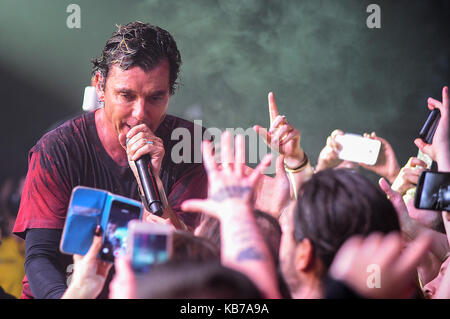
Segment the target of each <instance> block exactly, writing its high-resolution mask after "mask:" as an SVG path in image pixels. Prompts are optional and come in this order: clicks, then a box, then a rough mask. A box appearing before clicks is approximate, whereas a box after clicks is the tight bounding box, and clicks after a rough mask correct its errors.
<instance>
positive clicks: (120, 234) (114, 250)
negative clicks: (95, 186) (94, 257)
mask: <svg viewBox="0 0 450 319" xmlns="http://www.w3.org/2000/svg"><path fill="white" fill-rule="evenodd" d="M140 215H141V208H140V207H138V206H134V205H130V204H128V203H124V202H121V201H118V200H112V201H111V207H110V210H109V216H108V220H107V222H106V228H105V229H104V235H103V236H104V237H103V245H102V248H101V250H100V259H102V260H104V261H108V262H114V258H115V257H118V256H120V255H122V254H125V253H126V249H127V240H128V223H129V222H130V221H132V220H136V219H139V218H140Z"/></svg>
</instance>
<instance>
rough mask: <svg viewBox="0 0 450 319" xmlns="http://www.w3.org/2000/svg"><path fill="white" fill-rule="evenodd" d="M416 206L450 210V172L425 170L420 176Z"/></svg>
mask: <svg viewBox="0 0 450 319" xmlns="http://www.w3.org/2000/svg"><path fill="white" fill-rule="evenodd" d="M414 206H415V207H416V208H419V209H428V210H438V211H442V210H446V211H450V173H448V172H432V171H424V172H422V174H421V175H420V177H419V181H418V182H417V188H416V197H415V200H414Z"/></svg>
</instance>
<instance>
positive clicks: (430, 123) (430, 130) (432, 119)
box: [419, 109, 441, 144]
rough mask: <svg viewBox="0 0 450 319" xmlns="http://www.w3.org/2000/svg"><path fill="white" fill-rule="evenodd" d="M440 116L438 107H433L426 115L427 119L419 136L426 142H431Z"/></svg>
mask: <svg viewBox="0 0 450 319" xmlns="http://www.w3.org/2000/svg"><path fill="white" fill-rule="evenodd" d="M440 118H441V111H439V109H434V110H432V111H431V112H430V114H429V115H428V118H427V120H426V121H425V123H424V124H423V126H422V128H421V130H420V132H419V137H420V138H421V139H422V140H423V141H424V142H425V143H427V144H431V143H432V142H433V136H434V132H436V128H437V127H438V124H439V120H440Z"/></svg>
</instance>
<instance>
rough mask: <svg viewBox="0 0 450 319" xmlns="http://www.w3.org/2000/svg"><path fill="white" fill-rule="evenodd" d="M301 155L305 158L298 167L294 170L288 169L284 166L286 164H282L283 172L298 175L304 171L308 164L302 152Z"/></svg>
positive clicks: (306, 156)
mask: <svg viewBox="0 0 450 319" xmlns="http://www.w3.org/2000/svg"><path fill="white" fill-rule="evenodd" d="M303 154H304V155H305V156H304V158H303V161H302V162H301V164H300V165H299V166H297V167H295V168H290V167H288V166H287V165H286V163H284V170H285V171H286V172H289V173H298V172H301V171H302V170H304V169H305V168H306V166H307V165H308V163H309V159H308V155H306V153H305V152H303Z"/></svg>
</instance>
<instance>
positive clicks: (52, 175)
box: [13, 146, 71, 238]
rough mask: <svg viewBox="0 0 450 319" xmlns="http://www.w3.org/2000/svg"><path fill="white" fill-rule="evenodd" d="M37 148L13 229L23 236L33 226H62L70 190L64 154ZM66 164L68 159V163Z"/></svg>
mask: <svg viewBox="0 0 450 319" xmlns="http://www.w3.org/2000/svg"><path fill="white" fill-rule="evenodd" d="M65 154H66V153H65V152H64V151H63V150H61V149H58V150H57V151H50V152H47V151H44V150H43V148H41V147H36V146H35V147H34V148H33V149H32V150H31V151H30V154H29V161H28V173H27V177H26V180H25V185H24V188H23V192H22V198H21V202H20V208H19V212H18V215H17V219H16V223H15V225H14V229H13V232H14V233H15V234H16V235H17V236H19V237H22V238H24V237H25V231H26V230H27V229H30V228H51V229H62V228H63V227H64V222H65V218H66V212H67V206H68V204H69V200H70V194H71V189H70V188H69V186H68V183H67V179H66V178H64V173H63V172H64V163H65V162H66V161H64V159H63V158H64V155H65ZM66 163H67V162H66Z"/></svg>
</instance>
